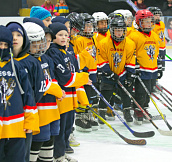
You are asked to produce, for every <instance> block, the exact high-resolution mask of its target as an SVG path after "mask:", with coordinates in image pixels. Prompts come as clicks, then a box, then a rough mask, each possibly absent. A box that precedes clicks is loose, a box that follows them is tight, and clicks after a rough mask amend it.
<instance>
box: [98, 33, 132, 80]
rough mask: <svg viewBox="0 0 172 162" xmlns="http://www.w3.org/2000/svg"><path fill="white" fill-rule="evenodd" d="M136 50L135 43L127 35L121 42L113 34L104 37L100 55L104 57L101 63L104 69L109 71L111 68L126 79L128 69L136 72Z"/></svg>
mask: <svg viewBox="0 0 172 162" xmlns="http://www.w3.org/2000/svg"><path fill="white" fill-rule="evenodd" d="M113 43H114V45H113ZM134 51H135V43H134V42H133V41H132V40H130V39H129V38H127V37H126V38H125V39H124V40H123V41H122V42H119V43H116V42H115V41H114V40H113V39H112V38H111V36H109V37H106V38H105V39H102V41H100V55H101V56H102V58H103V59H104V62H102V63H101V66H102V71H103V72H105V73H109V70H111V71H113V72H114V73H116V74H118V76H119V77H120V80H124V79H125V78H126V72H127V71H128V72H130V73H135V56H134ZM109 67H110V69H109Z"/></svg>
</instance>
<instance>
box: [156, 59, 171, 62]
mask: <svg viewBox="0 0 172 162" xmlns="http://www.w3.org/2000/svg"><path fill="white" fill-rule="evenodd" d="M158 61H170V62H171V61H172V60H165V59H158Z"/></svg>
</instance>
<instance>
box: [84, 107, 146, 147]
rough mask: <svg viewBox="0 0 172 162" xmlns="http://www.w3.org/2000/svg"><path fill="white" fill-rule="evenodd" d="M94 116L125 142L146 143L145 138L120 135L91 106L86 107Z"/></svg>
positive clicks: (133, 143)
mask: <svg viewBox="0 0 172 162" xmlns="http://www.w3.org/2000/svg"><path fill="white" fill-rule="evenodd" d="M87 108H88V109H89V110H90V111H91V112H92V113H93V114H94V115H95V116H97V117H98V118H99V119H100V120H101V121H102V122H103V123H105V124H106V125H107V126H108V127H109V128H110V129H111V130H112V131H114V132H115V133H116V134H117V135H118V136H119V137H121V138H122V139H123V140H124V141H125V142H126V143H128V144H132V145H146V140H145V139H140V140H132V139H128V138H126V137H124V136H123V135H121V134H120V133H119V132H118V131H117V130H116V129H115V128H113V127H112V126H111V125H110V124H109V123H108V122H107V121H106V120H104V119H103V118H102V117H101V116H100V115H98V114H97V112H96V111H94V109H93V108H91V107H89V106H88V107H87Z"/></svg>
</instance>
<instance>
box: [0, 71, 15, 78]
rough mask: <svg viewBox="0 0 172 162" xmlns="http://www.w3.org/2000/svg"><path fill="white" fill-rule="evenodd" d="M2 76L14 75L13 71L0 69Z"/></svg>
mask: <svg viewBox="0 0 172 162" xmlns="http://www.w3.org/2000/svg"><path fill="white" fill-rule="evenodd" d="M1 76H3V77H5V76H9V77H10V76H14V73H11V71H0V77H1Z"/></svg>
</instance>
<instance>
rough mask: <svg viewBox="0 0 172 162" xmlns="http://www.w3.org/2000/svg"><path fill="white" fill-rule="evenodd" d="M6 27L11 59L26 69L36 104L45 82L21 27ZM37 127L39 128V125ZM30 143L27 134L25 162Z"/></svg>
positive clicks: (30, 137) (15, 23)
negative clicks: (10, 34)
mask: <svg viewBox="0 0 172 162" xmlns="http://www.w3.org/2000/svg"><path fill="white" fill-rule="evenodd" d="M38 20H39V19H38ZM6 26H7V28H8V29H9V30H10V31H11V32H12V35H13V57H14V59H15V60H17V61H19V62H20V64H21V65H22V66H23V67H24V68H25V69H26V71H27V73H28V77H29V81H30V84H31V86H32V89H33V91H34V97H35V102H36V103H37V102H38V101H39V100H40V99H41V98H42V97H43V94H44V90H41V87H42V83H43V82H44V81H45V78H44V75H43V71H42V68H41V66H40V64H39V62H38V61H37V60H36V59H35V58H34V57H32V56H31V55H30V54H29V50H30V41H29V39H28V36H27V34H26V31H25V29H24V28H23V26H22V25H21V24H19V23H18V22H10V23H8V24H7V25H6ZM38 120H39V119H38ZM35 126H36V124H35ZM37 127H38V128H39V123H38V125H37ZM31 142H32V133H27V134H26V146H25V150H26V151H25V152H26V157H25V161H26V162H29V156H30V147H31Z"/></svg>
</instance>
